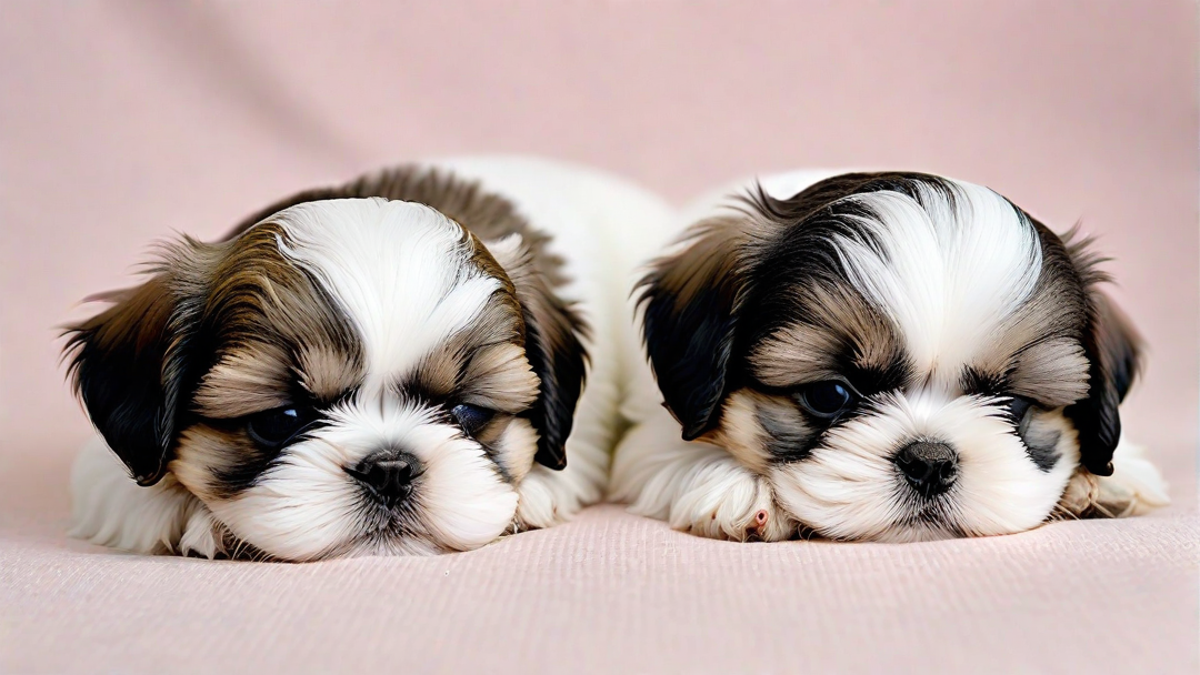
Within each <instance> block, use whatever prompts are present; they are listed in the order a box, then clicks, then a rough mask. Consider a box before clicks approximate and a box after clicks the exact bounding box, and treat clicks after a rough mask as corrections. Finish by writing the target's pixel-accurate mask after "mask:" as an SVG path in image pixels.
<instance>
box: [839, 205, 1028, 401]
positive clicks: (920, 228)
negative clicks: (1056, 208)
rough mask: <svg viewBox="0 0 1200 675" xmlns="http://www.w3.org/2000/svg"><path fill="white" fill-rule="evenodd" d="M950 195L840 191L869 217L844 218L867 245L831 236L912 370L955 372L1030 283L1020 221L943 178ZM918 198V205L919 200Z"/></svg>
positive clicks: (988, 338) (1025, 232) (1025, 237)
mask: <svg viewBox="0 0 1200 675" xmlns="http://www.w3.org/2000/svg"><path fill="white" fill-rule="evenodd" d="M945 184H946V185H947V186H949V187H950V189H951V190H952V193H953V198H952V199H949V198H948V196H947V195H946V194H943V193H942V192H939V191H938V190H937V189H935V188H933V187H931V186H927V185H922V184H920V183H917V187H916V189H917V190H918V191H919V195H920V202H921V203H918V201H917V200H915V199H913V198H911V197H908V196H907V195H904V194H901V193H897V192H873V193H867V194H861V195H854V196H851V197H847V198H846V199H847V201H852V202H855V203H857V204H860V205H862V206H864V207H866V208H867V209H868V210H869V211H870V212H871V213H872V214H874V215H873V216H865V217H858V216H850V217H849V219H851V220H853V221H855V222H856V223H859V224H860V225H861V226H862V227H864V228H865V229H866V230H867V231H868V232H870V233H871V234H872V235H873V236H874V238H875V240H876V241H877V245H878V248H875V246H874V245H872V243H871V242H866V241H862V240H860V239H857V238H852V237H849V236H843V235H838V236H837V240H838V244H839V246H838V248H839V253H840V255H841V259H842V263H843V264H844V265H845V267H846V269H847V271H848V274H849V275H850V279H851V281H852V282H853V283H854V284H855V286H857V287H858V288H859V289H861V290H862V291H863V292H864V293H865V294H866V295H867V297H868V298H870V299H871V300H872V301H873V302H874V303H875V304H876V305H877V306H878V307H879V308H880V309H881V310H882V311H883V312H885V313H886V314H887V315H888V316H889V317H891V319H892V320H893V321H894V322H895V323H896V325H897V327H898V328H899V329H900V331H901V332H902V333H903V334H904V339H905V341H906V344H907V347H908V353H909V355H910V357H911V358H912V360H913V364H914V366H915V367H916V369H917V372H918V373H928V372H930V371H931V370H934V365H935V364H937V366H938V368H937V370H938V371H939V372H940V373H942V374H943V376H944V377H947V378H954V379H957V378H958V376H959V374H960V366H963V365H966V364H969V363H970V362H971V359H972V356H973V355H974V353H975V351H976V349H977V348H978V347H979V346H981V345H986V344H988V343H989V342H990V341H991V340H992V339H993V338H994V337H995V334H996V331H997V330H999V329H1000V328H1002V327H1003V325H1004V322H1005V320H1006V319H1007V318H1008V317H1009V316H1010V315H1011V314H1012V313H1013V312H1014V311H1015V310H1016V309H1017V308H1018V307H1020V306H1021V304H1022V303H1023V302H1024V301H1025V300H1027V299H1028V298H1029V296H1030V294H1031V293H1032V292H1033V290H1034V288H1035V286H1036V285H1037V280H1038V274H1039V272H1040V269H1041V263H1042V250H1041V245H1040V242H1039V240H1038V236H1037V232H1036V230H1035V229H1034V227H1033V225H1032V224H1031V223H1030V222H1029V220H1028V219H1027V218H1026V217H1025V216H1024V215H1023V214H1022V213H1021V212H1020V211H1018V210H1016V209H1015V208H1013V206H1012V205H1011V204H1010V203H1009V202H1008V201H1006V200H1005V199H1004V198H1002V197H1001V196H1000V195H998V194H996V193H995V192H992V191H991V190H989V189H987V188H984V187H981V186H978V185H972V184H970V183H963V182H958V181H946V183H945ZM922 204H923V205H922Z"/></svg>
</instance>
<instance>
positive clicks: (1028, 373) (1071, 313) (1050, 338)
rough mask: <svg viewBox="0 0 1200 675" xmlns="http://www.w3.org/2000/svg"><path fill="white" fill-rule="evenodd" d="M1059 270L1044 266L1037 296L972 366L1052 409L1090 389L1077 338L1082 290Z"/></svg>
mask: <svg viewBox="0 0 1200 675" xmlns="http://www.w3.org/2000/svg"><path fill="white" fill-rule="evenodd" d="M1070 289H1071V284H1070V283H1068V280H1067V279H1064V278H1063V277H1062V276H1061V275H1058V274H1055V273H1054V271H1053V270H1048V271H1047V270H1043V273H1042V275H1041V277H1040V280H1039V284H1038V288H1037V289H1036V290H1035V292H1034V294H1033V296H1032V297H1031V298H1030V299H1029V300H1028V301H1027V302H1026V303H1025V304H1024V305H1022V306H1021V307H1020V308H1019V309H1018V310H1017V311H1016V312H1015V313H1014V314H1013V316H1012V317H1010V318H1009V319H1008V320H1006V321H1005V322H1004V323H1003V325H1002V326H1001V327H1000V329H999V330H998V331H996V333H995V334H994V335H993V337H992V339H991V340H989V341H987V342H986V343H985V344H982V345H980V346H979V351H978V352H977V354H976V356H975V358H974V359H973V360H972V363H970V364H969V365H970V366H971V367H972V368H974V369H976V370H977V371H978V372H980V373H983V374H985V375H987V376H991V377H992V378H994V379H996V380H1004V381H1006V382H1007V385H1006V393H1012V394H1017V395H1020V396H1027V397H1029V398H1032V399H1034V400H1036V401H1039V402H1040V403H1042V404H1043V405H1046V406H1049V407H1061V406H1066V405H1070V404H1071V403H1074V402H1075V401H1077V400H1079V399H1081V398H1083V397H1085V396H1086V395H1087V391H1088V362H1087V357H1086V355H1085V354H1084V351H1083V345H1082V344H1080V342H1079V340H1078V338H1077V331H1078V327H1079V326H1080V325H1081V322H1082V316H1081V308H1080V307H1079V306H1078V294H1077V293H1071V292H1070Z"/></svg>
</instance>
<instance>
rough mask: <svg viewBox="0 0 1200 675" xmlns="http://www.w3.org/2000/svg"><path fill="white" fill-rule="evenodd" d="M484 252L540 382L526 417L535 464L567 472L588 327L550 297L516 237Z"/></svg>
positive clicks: (548, 288)
mask: <svg viewBox="0 0 1200 675" xmlns="http://www.w3.org/2000/svg"><path fill="white" fill-rule="evenodd" d="M488 248H489V252H490V253H491V254H492V256H493V257H494V258H495V259H496V261H497V262H498V263H500V266H501V267H503V268H504V271H505V273H506V274H507V275H508V277H509V279H510V280H511V281H512V283H513V287H514V288H515V290H516V295H517V301H518V302H520V303H521V315H522V318H523V319H524V320H525V357H526V358H527V359H529V364H530V365H531V366H532V367H533V372H534V373H535V374H536V375H537V376H538V380H540V382H541V384H540V385H539V387H538V399H537V402H536V403H534V406H533V409H532V410H531V411H530V422H531V423H532V424H533V428H534V429H536V430H537V432H538V449H537V454H536V455H535V456H534V459H536V460H537V461H538V463H540V464H542V465H544V466H546V467H549V468H551V469H555V470H558V469H562V468H564V467H566V466H567V451H566V444H567V437H568V436H570V435H571V427H572V425H573V424H574V422H575V406H576V404H577V403H578V402H579V394H580V393H581V392H582V391H583V385H584V377H585V372H586V369H587V351H586V350H585V349H584V346H583V339H585V338H586V337H587V335H588V327H587V324H586V323H585V322H584V320H583V319H582V318H581V317H580V316H579V314H578V313H577V312H576V311H575V310H574V308H573V307H572V306H571V305H570V303H568V302H565V301H564V300H563V299H562V298H560V297H559V296H558V295H557V294H555V292H554V289H553V288H552V286H551V281H550V279H549V278H548V276H547V274H546V273H544V272H542V271H541V270H540V269H539V268H538V258H537V257H536V256H534V255H533V252H532V251H531V250H530V249H529V247H528V246H527V245H526V242H525V240H524V239H523V238H522V237H521V236H520V235H519V234H511V235H509V236H507V237H504V238H503V239H500V240H497V241H493V242H489V243H488ZM543 255H548V254H546V253H545V252H543Z"/></svg>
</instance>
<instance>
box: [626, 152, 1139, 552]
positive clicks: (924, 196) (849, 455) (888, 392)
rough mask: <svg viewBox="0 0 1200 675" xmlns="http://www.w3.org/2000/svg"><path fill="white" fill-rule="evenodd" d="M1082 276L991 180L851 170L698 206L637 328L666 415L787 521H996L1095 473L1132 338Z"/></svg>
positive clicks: (930, 534) (662, 264) (843, 525)
mask: <svg viewBox="0 0 1200 675" xmlns="http://www.w3.org/2000/svg"><path fill="white" fill-rule="evenodd" d="M1098 281H1099V275H1098V274H1097V273H1096V272H1095V271H1094V269H1093V259H1092V258H1091V257H1090V256H1088V254H1087V253H1086V252H1084V251H1083V249H1082V248H1080V247H1075V248H1068V247H1067V246H1066V245H1065V244H1064V243H1063V242H1062V241H1061V240H1060V239H1059V238H1058V237H1056V236H1055V235H1054V234H1053V233H1051V232H1050V231H1049V230H1047V229H1046V228H1045V227H1044V226H1042V225H1041V224H1039V223H1037V222H1036V221H1034V220H1033V219H1032V218H1030V217H1029V216H1028V215H1027V214H1025V213H1024V212H1023V211H1021V210H1020V209H1018V208H1016V207H1015V206H1013V205H1012V204H1011V203H1009V202H1008V201H1007V200H1005V199H1004V198H1003V197H1001V196H999V195H997V194H995V193H994V192H991V191H990V190H987V189H985V188H982V187H979V186H975V185H971V184H967V183H961V182H957V181H950V180H947V179H943V178H938V177H934V176H926V175H920V174H852V175H846V176H840V177H837V178H833V179H829V180H827V181H823V182H821V183H817V184H816V185H813V186H812V187H810V188H808V189H807V190H805V191H803V192H801V193H799V194H796V195H788V196H785V197H782V198H780V197H774V196H770V195H767V194H765V193H762V192H760V193H759V194H758V195H757V196H756V197H755V198H752V199H750V200H748V201H747V202H746V204H745V205H744V208H743V212H742V213H740V214H735V215H729V216H726V217H722V218H718V219H715V220H712V221H708V222H705V223H702V224H700V225H699V226H698V227H697V228H696V229H695V230H693V233H692V240H691V242H690V245H689V246H688V247H687V248H686V249H685V250H684V251H683V252H682V253H680V254H678V255H676V256H673V257H670V258H667V259H663V260H660V261H658V262H657V263H656V265H655V269H654V270H653V271H652V273H651V274H650V275H649V277H648V278H647V279H646V285H645V289H644V301H645V302H646V310H645V336H646V341H647V347H648V351H649V353H650V356H651V362H652V364H653V366H654V368H655V373H656V376H657V377H658V380H659V384H660V388H661V389H662V390H663V393H664V396H665V399H666V403H667V405H668V407H669V408H670V409H671V411H672V412H673V413H674V414H675V416H676V417H677V419H679V420H680V422H681V423H682V424H683V429H684V437H685V438H688V439H701V440H706V441H708V442H712V443H715V444H718V445H721V446H723V447H725V448H727V449H728V450H729V452H730V453H731V454H733V455H734V456H735V457H737V458H738V459H739V460H740V461H741V463H742V464H744V465H745V466H747V467H749V468H751V469H753V470H754V471H756V472H757V473H759V474H760V475H761V476H763V477H764V478H766V479H767V480H768V481H769V483H770V485H771V486H772V488H773V490H774V494H775V498H776V501H777V502H778V504H779V505H780V506H781V507H782V508H783V509H784V510H785V511H786V512H787V513H788V514H789V515H790V516H791V517H792V518H793V519H794V520H795V521H796V523H797V524H798V526H799V527H800V528H802V529H807V530H811V531H814V532H816V533H819V534H821V535H824V536H829V537H834V538H842V539H875V540H890V541H910V540H922V539H934V538H942V537H950V536H968V535H990V534H1001V533H1008V532H1016V531H1020V530H1024V529H1028V528H1031V527H1034V526H1036V525H1037V524H1039V523H1041V522H1043V521H1044V520H1045V519H1046V518H1047V517H1048V516H1049V515H1050V513H1051V512H1052V510H1053V509H1054V507H1055V505H1056V504H1057V502H1058V501H1059V499H1060V497H1061V496H1062V494H1063V491H1064V488H1065V487H1066V485H1067V482H1068V480H1069V479H1070V478H1071V476H1072V474H1073V473H1074V472H1075V471H1076V470H1077V468H1078V467H1080V465H1081V464H1082V466H1083V467H1085V468H1086V469H1090V470H1091V471H1093V472H1095V473H1099V474H1105V473H1106V472H1108V473H1111V468H1110V467H1109V461H1110V460H1111V458H1112V452H1113V448H1114V447H1115V445H1116V440H1117V437H1118V436H1119V418H1118V417H1117V404H1118V403H1119V402H1120V399H1121V397H1123V396H1124V393H1125V390H1126V389H1127V388H1128V386H1129V383H1130V381H1131V379H1132V376H1133V372H1134V370H1135V360H1136V350H1135V338H1134V337H1133V335H1132V333H1131V331H1129V329H1128V328H1127V327H1126V325H1125V324H1124V323H1123V322H1122V321H1121V320H1120V318H1119V317H1118V315H1116V313H1115V310H1114V309H1112V308H1111V307H1110V306H1109V304H1108V303H1107V301H1106V300H1105V299H1104V297H1103V296H1101V295H1099V294H1098V293H1096V292H1095V291H1094V289H1093V286H1094V285H1095V283H1096V282H1098Z"/></svg>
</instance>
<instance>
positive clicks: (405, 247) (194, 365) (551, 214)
mask: <svg viewBox="0 0 1200 675" xmlns="http://www.w3.org/2000/svg"><path fill="white" fill-rule="evenodd" d="M664 213H666V207H665V206H663V205H661V204H660V203H659V202H658V201H657V200H656V199H654V198H652V197H650V196H648V195H647V194H645V193H643V192H641V191H640V190H637V189H635V188H632V187H630V186H627V185H625V184H622V183H620V182H618V181H615V180H612V179H610V178H607V177H604V176H601V175H599V174H597V173H593V172H590V171H587V170H583V169H578V168H573V167H570V166H564V165H560V164H552V163H549V162H541V161H537V160H520V159H481V160H468V161H459V162H445V163H438V164H426V165H412V166H403V167H399V168H395V169H390V170H386V171H383V172H380V173H376V174H373V175H368V176H365V177H363V178H360V179H358V180H355V181H353V182H350V183H347V184H345V185H342V186H340V187H333V188H329V189H317V190H312V191H308V192H302V193H300V194H298V195H295V196H293V197H290V198H288V199H285V200H283V201H280V202H278V203H276V204H274V205H272V206H270V207H268V208H266V209H264V210H263V211H261V212H260V213H258V214H256V215H254V216H252V217H250V218H248V219H246V220H245V222H243V223H242V224H240V225H239V226H237V227H236V228H235V229H234V230H233V232H232V233H231V234H230V235H228V236H227V237H225V238H223V239H222V240H220V241H217V242H214V243H202V242H200V241H196V240H194V239H191V238H184V239H182V240H181V241H178V242H176V243H173V244H170V245H167V246H165V247H164V248H163V251H162V254H161V256H160V257H159V259H158V261H157V262H156V263H155V264H154V265H153V267H152V268H151V270H150V273H149V275H148V278H147V279H146V280H145V282H144V283H142V284H141V285H140V286H137V287H135V288H131V289H127V290H122V291H118V292H114V293H109V294H105V295H104V296H103V299H104V300H107V301H108V302H110V303H112V304H111V306H110V307H109V308H107V309H106V310H104V311H102V312H101V313H99V314H97V315H96V316H94V317H92V318H90V319H87V320H85V321H83V322H81V323H79V324H77V325H74V326H72V327H70V329H69V331H68V333H69V342H68V347H67V351H66V356H67V358H68V360H69V365H70V371H71V373H72V375H73V382H74V386H75V388H76V390H77V392H78V395H79V396H80V398H81V399H82V401H83V403H84V405H85V407H86V408H87V411H88V413H89V415H90V417H91V420H92V422H93V423H94V425H95V426H96V428H97V429H98V430H99V432H100V434H101V436H102V437H103V438H102V440H101V439H98V440H97V441H95V442H93V443H92V444H90V445H89V446H87V447H86V448H85V450H84V451H83V453H82V454H81V456H80V458H79V459H78V461H77V463H76V466H75V468H74V471H73V477H72V492H73V500H74V507H73V511H74V513H73V519H74V530H73V534H74V535H75V536H77V537H80V538H83V539H86V540H90V541H92V542H95V543H99V544H104V545H109V546H113V547H118V548H121V549H126V550H131V551H137V552H144V553H164V552H171V553H180V554H192V555H201V556H207V557H214V556H238V557H241V556H245V557H263V558H270V559H278V560H292V561H303V560H314V559H320V558H328V557H334V556H348V555H362V554H383V555H389V554H429V553H437V552H442V551H461V550H468V549H472V548H475V547H478V546H481V545H483V544H486V543H488V542H490V541H492V540H494V539H496V538H497V537H498V536H500V535H501V534H502V533H506V532H512V531H515V530H520V529H525V528H537V527H545V526H548V525H552V524H554V523H556V522H558V521H560V520H563V519H564V518H567V517H569V516H570V515H571V514H573V513H575V512H576V511H578V510H579V509H580V508H581V506H582V505H585V504H588V503H591V502H595V501H597V500H599V499H600V498H601V496H602V492H603V488H604V482H605V479H606V477H607V470H608V461H609V455H610V452H611V445H612V444H613V443H615V441H616V438H615V434H616V433H617V430H618V425H617V423H616V410H617V407H618V405H619V401H618V394H619V392H620V391H622V390H623V389H624V388H625V385H624V384H623V383H622V382H621V381H620V378H621V377H622V372H623V371H626V370H628V369H627V368H625V367H624V366H623V365H622V364H621V358H622V357H621V356H620V355H619V354H618V353H617V351H618V349H619V344H620V343H621V341H622V339H621V338H620V337H619V334H620V332H621V326H624V325H625V324H628V323H629V321H628V318H627V317H628V314H627V310H626V308H625V299H626V295H627V293H626V292H625V289H626V288H628V286H627V284H626V281H625V278H624V277H623V276H621V275H620V270H623V269H629V270H630V271H632V269H633V265H632V264H626V263H625V262H624V260H623V258H622V254H620V253H619V246H618V245H617V243H616V241H615V239H614V238H615V237H619V236H620V233H621V232H623V231H625V230H626V229H628V228H633V229H634V230H636V229H639V228H641V229H645V228H656V227H661V225H658V224H657V223H656V222H654V221H656V220H657V219H661V218H662V214H664ZM613 275H616V276H613ZM629 332H630V333H632V332H633V331H632V328H630V331H629ZM628 341H629V342H630V343H632V344H636V340H635V339H633V338H631V339H629V340H628ZM589 363H590V369H589V365H588V364H589ZM585 371H586V373H585ZM585 380H586V388H585ZM564 467H565V468H564Z"/></svg>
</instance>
